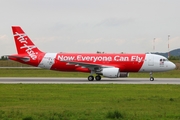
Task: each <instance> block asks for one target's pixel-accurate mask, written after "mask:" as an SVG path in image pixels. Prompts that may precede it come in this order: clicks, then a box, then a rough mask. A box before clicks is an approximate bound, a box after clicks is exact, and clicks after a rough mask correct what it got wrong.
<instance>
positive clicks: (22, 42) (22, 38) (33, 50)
mask: <svg viewBox="0 0 180 120" xmlns="http://www.w3.org/2000/svg"><path fill="white" fill-rule="evenodd" d="M12 31H13V35H14V40H15V44H16V49H17V52H18V54H27V55H28V56H30V57H31V58H32V59H36V58H37V55H38V54H40V53H42V52H41V51H40V50H39V49H38V48H37V47H36V46H35V44H34V43H33V42H32V41H31V39H30V38H29V37H28V36H27V35H26V34H25V32H24V31H23V30H22V29H21V27H19V26H12Z"/></svg>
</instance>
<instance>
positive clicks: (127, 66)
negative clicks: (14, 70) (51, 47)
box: [7, 26, 176, 81]
mask: <svg viewBox="0 0 180 120" xmlns="http://www.w3.org/2000/svg"><path fill="white" fill-rule="evenodd" d="M12 32H13V36H14V41H15V44H16V49H17V54H13V55H8V56H7V57H8V59H10V60H14V61H17V62H20V63H24V64H28V65H32V66H35V67H40V68H44V69H49V70H55V71H68V72H88V73H90V75H89V76H88V80H89V81H93V80H94V79H95V80H96V81H100V80H101V76H103V77H107V78H119V77H128V76H129V73H130V72H149V73H150V81H154V77H153V72H163V71H169V70H173V69H175V68H176V65H175V64H174V63H172V62H170V61H169V60H168V59H167V58H165V57H164V56H161V55H156V54H150V53H148V54H147V53H146V54H125V53H121V54H115V53H113V54H107V53H103V54H101V53H49V52H42V51H41V50H39V49H38V47H37V46H36V45H35V44H34V43H33V42H32V41H31V39H30V38H29V37H28V36H27V34H26V33H25V32H24V31H23V30H22V28H21V27H20V26H12ZM93 74H96V76H95V77H94V76H93Z"/></svg>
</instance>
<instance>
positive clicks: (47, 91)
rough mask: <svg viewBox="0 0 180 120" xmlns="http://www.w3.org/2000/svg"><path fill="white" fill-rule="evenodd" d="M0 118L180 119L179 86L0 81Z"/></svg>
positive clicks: (19, 119) (11, 119)
mask: <svg viewBox="0 0 180 120" xmlns="http://www.w3.org/2000/svg"><path fill="white" fill-rule="evenodd" d="M0 92H1V94H0V120H7V119H8V120H21V119H22V120H111V119H124V120H154V119H158V120H179V119H180V94H179V93H180V86H179V85H147V84H146V85H123V84H120V85H119V84H105V85H101V84H81V85H78V84H74V85H72V84H50V85H48V84H0Z"/></svg>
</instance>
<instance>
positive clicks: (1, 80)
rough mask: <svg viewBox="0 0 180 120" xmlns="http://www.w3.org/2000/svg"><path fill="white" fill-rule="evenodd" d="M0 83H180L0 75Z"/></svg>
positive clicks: (171, 80) (171, 81)
mask: <svg viewBox="0 0 180 120" xmlns="http://www.w3.org/2000/svg"><path fill="white" fill-rule="evenodd" d="M0 84H180V78H155V80H154V81H150V80H149V78H117V79H114V78H113V79H110V78H102V80H101V81H88V80H87V78H40V77H36V78H34V77H32V78H31V77H27V78H24V77H0Z"/></svg>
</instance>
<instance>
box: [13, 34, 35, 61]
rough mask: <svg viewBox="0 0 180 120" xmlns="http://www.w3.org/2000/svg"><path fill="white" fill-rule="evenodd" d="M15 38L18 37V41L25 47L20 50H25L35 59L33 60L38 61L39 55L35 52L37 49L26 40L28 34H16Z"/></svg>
mask: <svg viewBox="0 0 180 120" xmlns="http://www.w3.org/2000/svg"><path fill="white" fill-rule="evenodd" d="M14 36H18V37H17V40H18V41H19V42H20V43H23V46H21V47H20V49H25V51H26V53H27V54H28V55H29V56H30V57H31V58H32V59H33V60H36V59H37V55H36V54H38V53H35V52H34V51H33V49H34V48H36V46H35V45H28V42H27V38H25V37H26V36H27V35H26V34H24V33H23V34H20V33H17V32H16V33H15V34H14Z"/></svg>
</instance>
